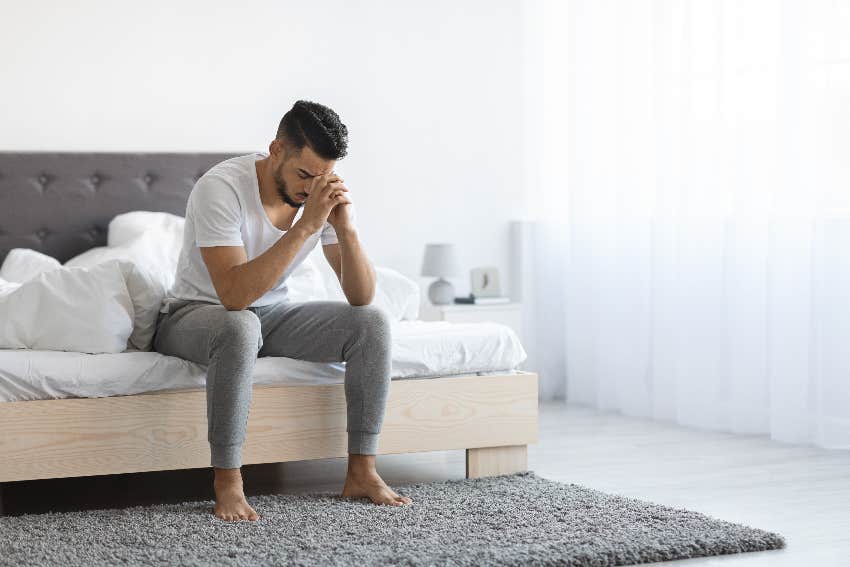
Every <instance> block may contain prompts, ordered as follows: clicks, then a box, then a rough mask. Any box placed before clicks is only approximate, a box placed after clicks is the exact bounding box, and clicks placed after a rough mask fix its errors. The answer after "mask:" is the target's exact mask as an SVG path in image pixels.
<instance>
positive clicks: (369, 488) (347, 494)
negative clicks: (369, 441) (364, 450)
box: [340, 453, 413, 506]
mask: <svg viewBox="0 0 850 567" xmlns="http://www.w3.org/2000/svg"><path fill="white" fill-rule="evenodd" d="M370 457H371V458H370ZM348 458H349V460H348V474H347V475H346V477H345V486H343V488H342V494H341V495H340V496H342V497H344V498H363V497H364V496H365V497H367V498H369V499H370V500H371V501H372V502H374V503H375V504H386V505H389V506H402V505H403V504H412V503H413V500H411V499H410V498H408V497H407V496H399V495H398V494H396V493H395V492H394V491H393V489H391V488H390V487H389V486H387V484H386V483H385V482H384V479H382V478H381V477H380V476H379V475H378V471H377V470H375V455H356V454H353V453H352V454H349V456H348Z"/></svg>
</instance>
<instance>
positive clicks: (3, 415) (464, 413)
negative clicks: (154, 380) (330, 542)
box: [0, 372, 538, 482]
mask: <svg viewBox="0 0 850 567" xmlns="http://www.w3.org/2000/svg"><path fill="white" fill-rule="evenodd" d="M537 383H538V380H537V375H536V374H534V373H529V372H520V373H518V374H503V375H487V376H449V377H442V378H427V379H405V380H393V381H392V382H391V383H390V392H389V398H388V401H387V407H386V414H385V418H384V424H383V428H382V431H381V437H380V444H379V449H378V452H379V454H388V453H407V452H418V451H435V450H447V449H465V448H468V447H476V448H477V447H491V446H501V445H526V444H528V443H535V442H536V441H537V415H538V404H537ZM345 428H346V405H345V392H344V388H343V384H342V383H339V384H330V385H275V386H267V385H265V386H259V385H258V386H255V387H254V391H253V396H252V401H251V410H250V413H249V417H248V424H247V434H246V440H245V444H244V446H243V453H242V455H243V464H246V465H247V464H255V463H274V462H287V461H301V460H309V459H324V458H332V457H344V456H346V455H347V451H346V447H347V433H346V431H345ZM0 431H2V432H3V435H2V437H0V482H3V481H15V480H29V479H46V478H59V477H70V476H88V475H102V474H116V473H129V472H140V471H157V470H173V469H186V468H198V467H209V466H210V465H209V462H210V454H209V443H208V442H207V420H206V391H205V390H203V389H192V390H180V391H171V392H151V393H144V394H136V395H131V396H112V397H106V398H63V399H51V400H33V401H21V402H4V403H0Z"/></svg>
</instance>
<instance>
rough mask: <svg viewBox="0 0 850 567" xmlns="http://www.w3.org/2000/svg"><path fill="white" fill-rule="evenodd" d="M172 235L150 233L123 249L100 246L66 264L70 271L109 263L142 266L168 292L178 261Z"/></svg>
mask: <svg viewBox="0 0 850 567" xmlns="http://www.w3.org/2000/svg"><path fill="white" fill-rule="evenodd" d="M179 254H180V248H179V247H178V248H177V251H176V255H175V254H174V251H173V242H172V240H171V236H170V235H169V234H168V233H159V232H157V231H153V230H150V231H147V232H143V233H141V234H139V235H138V236H136V237H135V238H133V240H131V241H129V242H126V243H124V244H122V245H120V246H98V247H96V248H91V249H89V250H86V251H85V252H83V253H82V254H80V255H78V256H74V257H73V258H71V259H70V260H68V261H67V262H65V267H66V268H90V267H92V266H96V265H97V264H100V263H102V262H106V261H108V260H113V259H120V260H127V261H128V262H133V263H134V264H138V265H140V266H141V267H142V268H144V269H145V270H147V271H148V272H149V273H150V274H151V275H153V276H154V277H155V278H156V279H157V280H158V281H159V282H160V283H161V284H162V286H163V287H165V289H166V290H168V289H170V288H171V286H172V285H173V284H174V275H175V273H176V271H177V260H178V256H179Z"/></svg>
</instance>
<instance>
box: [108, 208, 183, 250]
mask: <svg viewBox="0 0 850 567" xmlns="http://www.w3.org/2000/svg"><path fill="white" fill-rule="evenodd" d="M185 223H186V219H185V218H183V217H180V216H177V215H172V214H171V213H160V212H154V211H130V212H129V213H121V214H120V215H115V216H114V217H113V218H112V220H111V221H109V227H108V229H107V233H106V245H107V246H123V245H124V244H128V243H129V242H131V241H132V240H134V239H136V238H138V237H139V236H141V235H142V234H144V233H146V232H149V231H153V232H155V233H157V234H159V235H161V236H162V237H164V238H166V237H167V238H168V239H169V240H170V241H171V242H173V243H176V245H177V252H178V253H179V252H180V248H181V247H182V246H183V225H184V224H185Z"/></svg>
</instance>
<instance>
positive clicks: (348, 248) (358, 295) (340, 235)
mask: <svg viewBox="0 0 850 567" xmlns="http://www.w3.org/2000/svg"><path fill="white" fill-rule="evenodd" d="M337 240H338V241H339V253H340V256H341V262H340V264H341V276H340V283H341V285H342V291H343V293H345V298H346V299H347V300H348V302H349V303H350V304H352V305H368V304H369V303H372V299H373V298H374V296H375V269H374V268H373V267H372V264H371V263H370V262H369V259H368V258H367V257H366V253H365V252H364V251H363V248H362V247H361V246H360V239H359V238H358V236H357V231H355V230H354V229H351V230H343V231H339V232H337Z"/></svg>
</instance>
